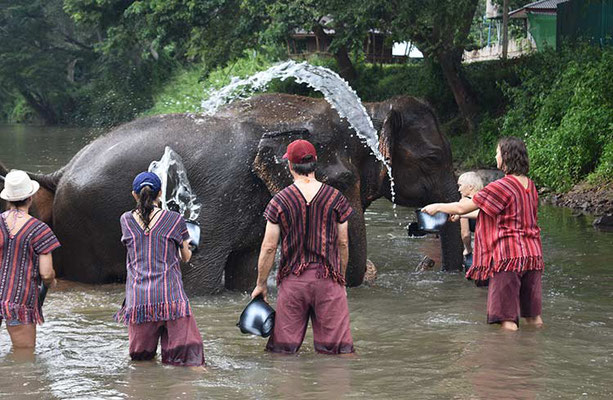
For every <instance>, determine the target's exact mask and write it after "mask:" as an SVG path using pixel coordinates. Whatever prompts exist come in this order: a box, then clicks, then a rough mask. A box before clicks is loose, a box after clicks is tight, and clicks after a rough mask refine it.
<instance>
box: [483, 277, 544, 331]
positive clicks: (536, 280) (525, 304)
mask: <svg viewBox="0 0 613 400" xmlns="http://www.w3.org/2000/svg"><path fill="white" fill-rule="evenodd" d="M542 275H543V271H524V272H510V271H503V272H497V273H495V274H494V276H493V277H491V278H490V284H489V289H488V293H487V322H488V323H489V324H496V323H501V322H503V321H514V322H515V323H517V324H519V317H520V316H521V317H524V318H525V317H537V316H539V315H541V312H542V308H541V290H542V289H541V276H542Z"/></svg>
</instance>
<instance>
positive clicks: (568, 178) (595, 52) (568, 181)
mask: <svg viewBox="0 0 613 400" xmlns="http://www.w3.org/2000/svg"><path fill="white" fill-rule="evenodd" d="M518 76H520V77H525V78H526V79H524V80H523V81H522V84H521V85H520V86H516V87H513V88H510V87H507V88H506V91H505V92H506V94H507V96H508V97H509V99H510V105H509V112H508V113H507V114H506V116H505V117H504V122H503V128H502V133H503V134H504V135H514V136H519V137H522V138H524V139H525V140H526V142H527V145H528V150H529V152H530V157H531V164H532V167H531V175H532V176H533V177H534V178H535V180H536V181H537V182H538V183H539V184H540V185H545V186H548V187H551V188H553V189H554V190H556V191H566V190H568V189H570V188H571V187H572V186H573V185H574V184H576V183H578V182H579V181H581V180H583V179H585V178H586V177H588V176H590V174H593V177H592V178H591V180H592V181H596V180H611V179H613V174H612V171H611V159H612V154H611V153H612V152H613V150H611V145H610V143H611V141H612V140H613V50H611V49H605V50H601V49H598V48H593V47H582V48H576V49H573V50H570V49H566V50H564V51H563V52H561V53H554V52H545V53H540V54H536V55H534V56H531V59H529V60H526V62H525V63H523V64H520V65H519V67H518Z"/></svg>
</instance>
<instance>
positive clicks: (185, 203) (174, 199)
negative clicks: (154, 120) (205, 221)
mask: <svg viewBox="0 0 613 400" xmlns="http://www.w3.org/2000/svg"><path fill="white" fill-rule="evenodd" d="M148 171H149V172H154V173H155V174H157V175H158V176H159V177H160V180H161V181H162V196H161V203H162V204H161V206H162V209H164V210H168V209H169V207H168V203H174V204H175V205H176V206H178V207H179V210H178V211H179V214H181V215H182V216H183V217H185V218H186V220H187V221H197V220H198V216H199V214H200V208H201V206H202V205H201V204H200V203H199V202H198V201H197V198H196V195H195V194H194V192H193V190H192V187H191V184H190V183H189V179H188V177H187V171H186V170H185V166H184V165H183V159H182V158H181V156H180V155H179V154H178V153H177V152H176V151H174V150H173V149H172V148H171V147H170V146H166V147H165V148H164V154H163V155H162V158H161V159H160V160H159V161H152V162H151V164H149V169H148ZM169 174H173V176H172V179H174V181H175V182H174V183H175V187H174V188H173V190H172V193H170V198H167V196H168V193H167V192H168V187H167V186H168V180H169Z"/></svg>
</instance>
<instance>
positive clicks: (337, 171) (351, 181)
mask: <svg viewBox="0 0 613 400" xmlns="http://www.w3.org/2000/svg"><path fill="white" fill-rule="evenodd" d="M329 111H330V114H329V115H325V116H322V118H315V119H312V120H310V121H309V122H308V123H306V124H303V125H302V126H294V127H288V128H287V129H283V130H279V131H275V132H268V133H265V134H264V135H262V137H261V139H260V142H259V144H258V150H257V155H256V157H255V160H254V162H253V166H252V168H253V171H254V172H255V173H256V175H257V176H258V177H259V178H260V179H261V180H262V181H263V182H264V183H265V185H266V187H267V188H268V190H269V192H270V194H271V195H274V194H276V193H277V192H279V191H280V190H282V189H283V188H285V187H286V186H288V185H290V184H291V183H292V177H291V175H290V173H289V170H288V168H287V163H286V162H285V161H284V160H282V157H283V154H284V153H285V151H286V149H287V146H288V145H289V144H290V143H291V142H292V141H294V140H297V139H305V140H308V141H310V142H311V143H312V144H313V145H314V146H315V148H316V149H317V170H316V171H315V175H316V177H317V179H318V180H320V181H322V182H324V183H326V184H328V185H330V186H333V187H335V188H336V189H338V190H340V191H341V192H342V193H343V194H344V195H345V197H346V198H347V200H348V201H349V203H350V204H351V207H352V208H353V209H354V210H355V211H356V212H355V213H354V214H353V215H352V216H351V217H350V219H349V242H350V245H349V265H348V268H347V276H346V278H347V283H348V284H349V285H350V286H357V285H359V284H361V283H362V278H363V275H364V268H365V265H366V227H365V223H364V215H363V208H362V201H361V197H360V164H361V161H362V160H361V157H363V155H361V154H360V151H359V149H360V148H361V147H362V144H361V143H360V142H359V140H358V139H357V138H355V137H354V138H350V135H349V127H348V126H347V125H346V123H344V122H342V121H340V119H339V118H338V116H337V115H336V112H335V111H334V110H329ZM326 114H327V113H326Z"/></svg>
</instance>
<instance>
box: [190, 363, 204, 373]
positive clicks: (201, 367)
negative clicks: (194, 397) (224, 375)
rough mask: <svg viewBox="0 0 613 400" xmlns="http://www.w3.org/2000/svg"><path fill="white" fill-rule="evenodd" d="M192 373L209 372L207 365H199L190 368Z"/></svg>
mask: <svg viewBox="0 0 613 400" xmlns="http://www.w3.org/2000/svg"><path fill="white" fill-rule="evenodd" d="M189 368H190V369H191V370H192V371H196V372H202V373H205V372H209V370H208V369H207V367H206V365H199V366H197V367H189Z"/></svg>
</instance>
